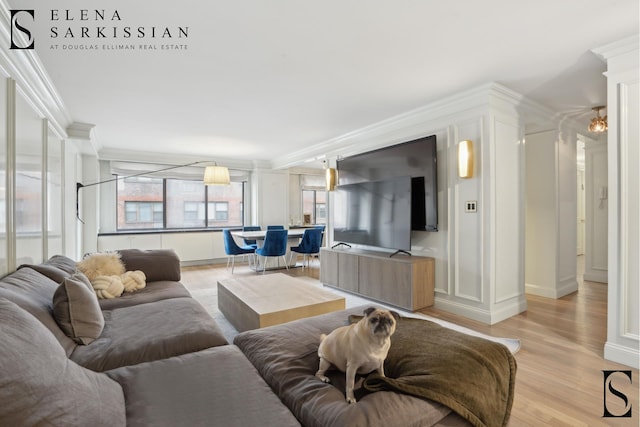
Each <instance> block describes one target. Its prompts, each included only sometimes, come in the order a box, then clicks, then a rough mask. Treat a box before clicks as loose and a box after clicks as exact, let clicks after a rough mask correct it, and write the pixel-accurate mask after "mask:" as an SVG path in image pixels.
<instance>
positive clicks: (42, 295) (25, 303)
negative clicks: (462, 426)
mask: <svg viewBox="0 0 640 427" xmlns="http://www.w3.org/2000/svg"><path fill="white" fill-rule="evenodd" d="M57 288H58V284H57V283H55V282H54V281H53V280H51V279H49V278H47V277H45V276H43V275H42V274H40V273H38V272H36V271H35V270H33V269H32V268H28V267H26V268H22V269H20V270H18V271H15V272H13V273H11V274H9V275H8V276H5V277H3V278H2V280H0V297H4V298H6V299H8V300H9V301H13V302H14V303H16V304H17V305H18V306H20V307H21V308H22V309H24V310H26V311H28V312H29V313H30V314H32V315H33V316H34V317H35V318H36V319H38V320H39V321H40V322H42V324H43V325H44V326H46V327H47V329H49V331H51V333H53V335H54V336H55V337H56V339H57V340H58V342H59V343H60V345H62V347H63V348H64V350H65V352H66V353H67V356H69V355H70V354H71V353H72V352H73V350H74V349H75V348H76V347H77V345H78V344H76V343H75V342H74V341H73V340H72V339H71V338H69V337H68V336H67V335H66V334H65V333H64V331H63V330H62V329H60V326H59V325H58V323H56V321H55V319H54V318H53V294H54V293H55V291H56V289H57Z"/></svg>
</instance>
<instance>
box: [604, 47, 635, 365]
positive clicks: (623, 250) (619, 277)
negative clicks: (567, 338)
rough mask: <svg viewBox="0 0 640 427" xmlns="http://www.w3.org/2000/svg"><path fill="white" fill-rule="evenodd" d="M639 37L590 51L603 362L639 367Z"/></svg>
mask: <svg viewBox="0 0 640 427" xmlns="http://www.w3.org/2000/svg"><path fill="white" fill-rule="evenodd" d="M639 50H640V41H639V37H638V35H635V36H633V37H630V38H628V39H625V40H621V41H619V42H616V43H612V44H610V45H607V46H604V47H602V48H600V49H597V50H595V51H594V52H596V54H598V55H600V56H601V57H602V58H603V59H605V60H606V62H607V72H606V76H607V115H608V120H609V131H608V141H607V154H608V173H609V179H608V186H609V194H608V196H609V223H608V228H609V253H608V257H609V278H608V279H609V280H608V283H609V295H608V308H607V313H608V322H607V343H606V344H605V348H604V356H605V358H606V359H608V360H612V361H615V362H619V363H623V364H625V365H629V366H633V367H635V368H638V367H639V365H640V331H639V329H640V316H639V314H638V313H639V304H638V301H640V290H639V289H640V248H639V246H638V245H639V244H640V190H639V188H640V174H639V170H640V168H638V164H640V147H639V146H638V141H640V126H639V123H638V122H639V117H640V63H639V60H638V51H639Z"/></svg>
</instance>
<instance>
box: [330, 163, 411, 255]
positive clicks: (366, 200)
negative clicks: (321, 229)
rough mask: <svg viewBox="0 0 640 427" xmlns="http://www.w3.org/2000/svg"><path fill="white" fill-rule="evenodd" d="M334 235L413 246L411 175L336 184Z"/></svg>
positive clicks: (369, 243) (363, 241)
mask: <svg viewBox="0 0 640 427" xmlns="http://www.w3.org/2000/svg"><path fill="white" fill-rule="evenodd" d="M333 238H334V240H337V241H340V242H348V243H355V244H361V245H367V246H377V247H383V248H389V249H396V250H404V251H409V250H411V177H408V176H404V177H395V178H390V179H385V180H380V181H364V182H358V183H353V184H344V185H340V186H339V187H336V191H335V193H334V227H333Z"/></svg>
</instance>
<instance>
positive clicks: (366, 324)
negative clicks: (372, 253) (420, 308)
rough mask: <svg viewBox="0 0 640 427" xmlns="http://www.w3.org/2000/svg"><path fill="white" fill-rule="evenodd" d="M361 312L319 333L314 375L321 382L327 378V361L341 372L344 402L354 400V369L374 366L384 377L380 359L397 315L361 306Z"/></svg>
mask: <svg viewBox="0 0 640 427" xmlns="http://www.w3.org/2000/svg"><path fill="white" fill-rule="evenodd" d="M364 315H365V317H363V318H362V319H361V320H360V321H359V322H357V323H354V324H352V325H348V326H342V327H340V328H337V329H335V330H334V331H333V332H331V333H330V334H329V335H325V334H322V335H321V336H320V347H319V348H318V356H319V357H320V366H319V368H318V372H316V377H318V378H319V379H320V380H322V381H323V382H325V383H328V382H330V380H329V378H328V377H327V376H325V372H326V371H327V370H328V369H329V368H330V367H331V365H333V366H335V367H336V368H338V369H339V370H341V371H342V372H345V373H346V393H345V395H346V398H347V403H355V401H356V399H355V397H354V395H353V389H354V386H355V378H356V373H358V374H367V373H369V372H372V371H374V370H376V371H378V374H380V375H381V376H383V377H384V360H385V359H386V358H387V354H388V353H389V348H390V347H391V335H393V333H394V332H395V330H396V322H397V321H398V319H399V318H400V315H399V314H398V313H396V312H395V311H392V310H382V309H376V308H375V307H369V308H367V309H366V310H364Z"/></svg>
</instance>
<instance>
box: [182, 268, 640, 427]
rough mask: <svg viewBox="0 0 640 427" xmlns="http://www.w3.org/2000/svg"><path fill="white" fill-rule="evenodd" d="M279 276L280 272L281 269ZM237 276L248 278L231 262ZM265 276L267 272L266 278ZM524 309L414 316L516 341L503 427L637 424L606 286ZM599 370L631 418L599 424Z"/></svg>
mask: <svg viewBox="0 0 640 427" xmlns="http://www.w3.org/2000/svg"><path fill="white" fill-rule="evenodd" d="M283 272H286V270H284V271H283ZM235 274H236V275H255V274H256V273H255V272H253V271H250V270H249V269H248V267H247V266H246V265H240V266H238V265H237V264H236V269H235ZM267 274H269V273H267ZM289 274H290V275H292V276H301V275H306V276H310V277H313V278H315V279H319V265H318V261H314V262H312V266H311V268H310V269H306V268H305V269H304V270H302V269H301V268H295V269H291V270H290V272H289ZM230 276H231V271H230V270H228V271H227V270H226V268H225V266H224V265H213V266H198V267H185V268H183V277H182V279H183V282H184V283H185V285H187V286H188V287H189V288H190V289H196V288H202V287H210V286H216V283H217V280H218V279H219V278H222V277H230ZM527 302H528V310H527V311H526V312H524V313H522V314H520V315H518V316H514V317H512V318H510V319H507V320H505V321H503V322H500V323H498V324H496V325H493V326H488V325H485V324H483V323H479V322H475V321H473V320H469V319H466V318H464V317H461V316H456V315H452V314H449V313H447V312H444V311H441V310H436V309H433V308H428V309H425V310H422V311H421V312H422V313H424V314H427V315H430V316H433V317H438V318H441V319H444V320H447V321H451V322H454V323H457V324H459V325H462V326H466V327H469V328H472V329H475V330H477V331H479V332H483V333H486V334H489V335H493V336H503V337H510V338H519V339H520V340H521V342H522V349H521V350H520V351H519V352H518V354H516V360H517V363H518V372H517V375H516V391H515V399H514V404H513V409H512V412H511V419H510V421H509V427H516V426H571V427H573V426H590V427H591V426H634V427H636V426H638V425H639V422H638V420H639V414H640V401H639V400H638V395H639V393H638V384H640V377H639V376H638V370H637V369H631V368H629V367H627V366H623V365H619V364H616V363H613V362H609V361H606V360H604V358H603V348H604V343H605V341H606V334H607V285H606V284H602V283H595V282H583V281H582V278H581V277H579V290H578V292H576V293H573V294H571V295H568V296H566V297H563V298H560V299H557V300H554V299H549V298H542V297H536V296H527ZM603 370H631V371H632V379H633V384H629V382H628V380H626V381H625V380H624V377H622V376H620V375H621V374H616V375H615V376H614V377H613V378H616V381H614V386H615V388H616V389H617V390H619V391H621V392H623V393H624V394H625V395H626V396H627V397H628V398H629V400H630V403H631V404H632V405H633V406H632V413H633V417H632V418H603V417H602V415H603V402H604V386H603V373H602V371H603ZM607 406H608V408H609V410H610V412H611V413H613V414H621V413H623V412H624V403H623V402H622V400H621V399H619V398H617V397H615V396H613V395H611V394H609V395H608V396H607Z"/></svg>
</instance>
